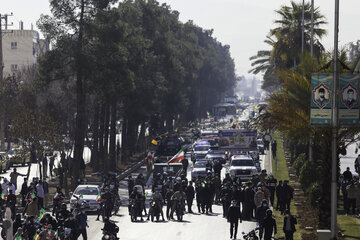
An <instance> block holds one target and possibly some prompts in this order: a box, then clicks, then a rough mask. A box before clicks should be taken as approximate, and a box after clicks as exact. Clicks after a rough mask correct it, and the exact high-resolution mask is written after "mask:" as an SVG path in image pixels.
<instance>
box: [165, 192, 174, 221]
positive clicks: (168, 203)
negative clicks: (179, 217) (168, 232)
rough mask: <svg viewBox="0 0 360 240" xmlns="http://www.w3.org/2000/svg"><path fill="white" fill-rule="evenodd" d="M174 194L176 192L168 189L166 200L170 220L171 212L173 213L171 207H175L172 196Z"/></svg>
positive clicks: (167, 216)
mask: <svg viewBox="0 0 360 240" xmlns="http://www.w3.org/2000/svg"><path fill="white" fill-rule="evenodd" d="M173 194H174V191H173V189H172V188H168V190H167V192H166V194H165V199H166V218H167V219H168V220H169V219H170V212H171V207H172V205H173V202H172V200H171V197H172V195H173Z"/></svg>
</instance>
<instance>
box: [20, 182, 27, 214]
mask: <svg viewBox="0 0 360 240" xmlns="http://www.w3.org/2000/svg"><path fill="white" fill-rule="evenodd" d="M28 192H29V188H28V185H27V178H24V182H23V184H22V185H21V191H20V194H21V206H22V207H25V205H26V196H27V194H28Z"/></svg>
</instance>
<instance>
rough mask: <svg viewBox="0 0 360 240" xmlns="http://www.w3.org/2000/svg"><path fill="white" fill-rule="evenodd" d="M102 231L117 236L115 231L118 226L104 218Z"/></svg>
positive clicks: (117, 230)
mask: <svg viewBox="0 0 360 240" xmlns="http://www.w3.org/2000/svg"><path fill="white" fill-rule="evenodd" d="M102 230H103V231H104V232H107V233H110V234H112V235H114V236H115V237H116V238H117V233H118V232H119V227H118V226H116V224H115V223H113V222H111V221H110V220H109V218H107V217H106V218H105V219H104V228H103V229H102Z"/></svg>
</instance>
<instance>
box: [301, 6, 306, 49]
mask: <svg viewBox="0 0 360 240" xmlns="http://www.w3.org/2000/svg"><path fill="white" fill-rule="evenodd" d="M304 15H305V0H303V3H302V18H301V28H302V30H301V53H302V54H304V41H305V39H304V35H305V26H304V21H305V19H304Z"/></svg>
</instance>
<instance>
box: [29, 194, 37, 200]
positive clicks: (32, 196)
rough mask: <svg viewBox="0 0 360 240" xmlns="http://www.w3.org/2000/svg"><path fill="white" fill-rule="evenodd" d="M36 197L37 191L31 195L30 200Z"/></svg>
mask: <svg viewBox="0 0 360 240" xmlns="http://www.w3.org/2000/svg"><path fill="white" fill-rule="evenodd" d="M35 197H36V195H35V193H32V194H31V195H30V201H32V200H33V199H34V198H35Z"/></svg>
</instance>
